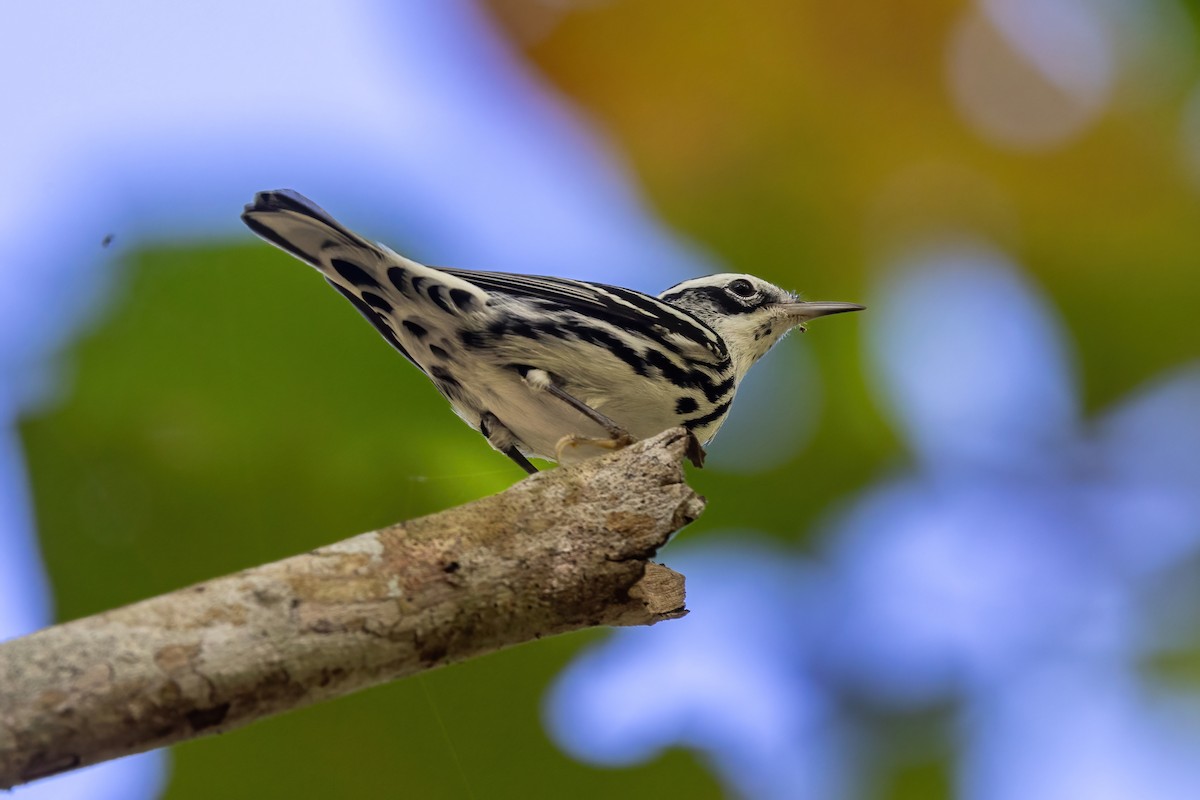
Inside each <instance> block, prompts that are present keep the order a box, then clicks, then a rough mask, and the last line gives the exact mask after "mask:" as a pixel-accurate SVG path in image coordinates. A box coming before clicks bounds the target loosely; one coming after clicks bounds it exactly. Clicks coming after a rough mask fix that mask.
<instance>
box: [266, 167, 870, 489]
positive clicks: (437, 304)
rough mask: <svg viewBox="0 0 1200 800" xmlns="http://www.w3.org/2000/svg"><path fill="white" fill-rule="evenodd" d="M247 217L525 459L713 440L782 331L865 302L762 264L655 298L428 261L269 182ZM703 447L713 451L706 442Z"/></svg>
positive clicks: (510, 452) (477, 425)
mask: <svg viewBox="0 0 1200 800" xmlns="http://www.w3.org/2000/svg"><path fill="white" fill-rule="evenodd" d="M242 219H243V220H244V221H245V223H246V224H247V225H248V226H249V227H250V229H251V230H253V231H254V232H255V233H256V234H258V235H259V236H261V237H262V238H263V239H265V240H266V241H268V242H270V243H271V244H273V245H276V246H277V247H279V248H281V249H283V250H285V251H287V252H288V253H291V254H292V255H294V256H295V257H297V258H299V259H300V260H301V261H304V262H306V263H308V264H311V265H312V266H314V267H316V268H317V269H318V270H320V271H321V273H322V274H324V276H325V279H326V280H327V281H329V283H330V284H331V285H332V286H333V288H334V289H337V291H338V292H340V293H341V294H342V295H343V296H344V297H345V298H346V299H347V300H349V301H350V302H351V303H352V304H353V305H354V307H355V308H357V309H358V310H359V311H360V312H361V313H362V315H363V316H364V317H366V318H367V319H368V320H369V321H370V322H371V324H373V325H374V326H375V328H376V330H378V331H379V332H380V333H381V334H382V335H383V338H384V339H386V340H387V341H388V342H389V343H390V344H391V345H392V346H393V347H395V348H396V349H397V350H399V351H400V353H401V355H403V356H404V357H405V358H407V359H408V360H409V361H411V362H412V363H413V364H415V365H416V366H417V368H418V369H420V370H421V371H422V372H424V373H425V374H426V375H427V376H428V377H429V379H430V380H431V381H433V385H434V386H436V387H437V390H438V391H439V392H441V393H442V395H444V396H445V397H446V399H448V400H449V401H450V405H451V406H452V407H453V408H454V411H455V413H457V414H458V416H460V417H462V419H463V420H465V421H466V423H467V424H468V425H470V426H471V427H472V428H474V429H475V430H477V431H479V432H480V433H482V434H483V435H484V436H485V437H487V440H488V442H490V443H491V445H492V447H494V448H495V449H497V450H499V451H500V452H502V453H504V454H505V455H506V456H508V457H509V458H511V459H512V460H513V461H515V462H516V463H517V464H518V465H520V466H521V468H523V469H524V470H526V471H527V472H536V471H537V470H536V468H535V467H534V466H533V465H532V464H530V463H529V461H528V458H527V457H530V456H532V457H538V458H545V459H548V460H558V461H564V460H572V459H576V458H579V457H582V456H584V455H588V454H591V453H588V452H587V451H588V450H590V449H591V448H595V447H599V448H610V449H611V448H613V447H620V446H623V445H625V444H628V443H630V442H632V441H633V440H634V439H635V438H639V439H640V438H645V437H649V436H653V435H654V434H656V433H659V432H661V431H664V430H666V429H667V428H671V427H674V426H676V425H682V426H683V427H685V428H687V429H688V430H689V431H691V433H692V434H693V435H694V436H695V438H696V439H697V440H698V441H699V442H703V443H705V444H707V443H708V442H709V441H711V440H712V438H713V436H715V435H716V433H717V430H718V429H719V428H720V427H721V423H723V422H724V421H725V417H726V416H727V415H728V414H729V407H730V404H731V403H732V402H733V396H734V393H735V392H736V391H737V387H738V384H739V383H740V382H741V380H742V378H744V377H745V375H746V372H747V371H748V370H749V369H750V367H751V366H753V364H754V363H755V362H756V361H758V360H759V359H760V358H762V356H763V355H764V354H766V352H767V351H768V350H770V349H771V347H772V346H773V345H774V344H775V343H776V342H777V341H779V340H780V339H781V338H782V337H783V336H784V334H786V333H787V332H788V331H790V330H792V329H793V328H796V327H800V328H801V330H803V325H804V323H805V322H806V321H808V320H810V319H813V318H815V317H821V316H825V315H827V314H838V313H841V312H844V311H858V310H860V309H862V306H859V305H855V304H852V303H825V302H803V301H800V300H799V299H797V298H796V296H795V295H793V294H791V293H789V292H786V291H784V290H782V289H780V288H779V287H777V286H773V285H771V284H770V283H767V282H766V281H764V280H760V279H759V278H755V277H754V276H752V275H710V276H708V277H704V278H695V279H693V280H689V281H684V282H683V283H680V284H677V285H676V286H672V287H671V288H670V289H667V290H666V291H665V292H663V293H662V294H661V295H659V296H658V297H657V298H654V297H650V296H649V295H644V294H642V293H640V292H635V291H632V290H629V289H622V288H619V287H616V286H606V285H604V284H599V283H590V282H587V281H577V280H567V279H563V278H545V277H536V276H530V275H512V274H506V273H500V272H475V271H471V270H462V269H445V268H440V267H439V268H433V267H427V266H424V265H422V264H418V263H416V262H415V261H411V260H409V259H407V258H405V257H404V256H401V255H398V254H396V253H394V252H392V251H391V250H389V249H388V248H386V247H384V246H382V245H378V244H372V243H371V242H368V241H367V240H365V239H363V238H362V237H360V236H358V235H357V234H355V233H352V232H350V231H349V230H347V229H346V228H344V227H342V225H341V224H339V223H338V222H337V221H336V220H334V219H333V218H332V217H331V216H329V214H327V213H326V212H325V211H323V210H322V209H321V208H319V207H318V206H316V205H315V204H313V203H312V202H311V201H309V200H308V199H307V198H305V197H303V196H301V195H299V194H297V193H295V192H292V191H289V190H280V191H273V192H260V193H259V194H258V195H257V196H255V198H254V202H253V203H251V204H250V205H248V206H246V211H245V213H243V214H242ZM696 450H697V453H696V454H695V456H694V457H693V460H694V461H696V462H697V463H699V460H700V458H701V457H702V455H703V451H702V450H700V449H699V448H698V447H697V448H696Z"/></svg>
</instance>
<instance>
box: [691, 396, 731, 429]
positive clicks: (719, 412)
mask: <svg viewBox="0 0 1200 800" xmlns="http://www.w3.org/2000/svg"><path fill="white" fill-rule="evenodd" d="M732 402H733V401H732V400H726V401H725V402H724V403H721V405H719V406H717V407H716V408H714V409H713V410H712V411H710V412H709V413H707V414H705V415H704V416H703V417H696V418H695V419H687V420H684V421H683V427H685V428H687V429H688V430H689V431H694V430H695V429H696V428H703V427H704V426H705V425H708V424H709V423H710V422H716V421H717V420H719V419H720V418H721V417H723V416H725V414H726V413H728V412H729V405H730V403H732Z"/></svg>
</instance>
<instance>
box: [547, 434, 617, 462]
mask: <svg viewBox="0 0 1200 800" xmlns="http://www.w3.org/2000/svg"><path fill="white" fill-rule="evenodd" d="M636 441H637V439H634V438H633V437H632V436H630V435H629V434H628V433H625V432H623V431H622V432H621V433H619V434H616V435H614V436H612V437H610V438H607V439H597V438H592V437H590V436H576V435H575V434H568V435H566V436H564V437H562V438H561V439H559V440H558V444H556V445H555V446H554V458H555V460H556V461H558V462H559V463H562V460H563V453H564V452H565V451H566V450H567V449H568V448H577V447H584V446H589V447H600V448H603V449H605V450H623V449H625V448H626V447H629V445H631V444H633V443H634V442H636Z"/></svg>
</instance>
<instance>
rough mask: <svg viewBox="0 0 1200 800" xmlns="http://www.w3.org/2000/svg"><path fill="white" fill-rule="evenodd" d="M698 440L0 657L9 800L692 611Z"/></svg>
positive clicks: (599, 466)
mask: <svg viewBox="0 0 1200 800" xmlns="http://www.w3.org/2000/svg"><path fill="white" fill-rule="evenodd" d="M686 444H687V436H686V434H685V433H684V432H683V430H682V429H675V430H671V431H667V432H665V433H663V434H660V435H659V436H656V437H655V438H653V439H649V440H647V441H644V442H639V443H637V444H635V445H633V446H632V447H629V448H627V449H625V450H623V451H621V452H619V453H615V454H613V455H609V456H605V457H603V458H598V459H591V460H587V461H584V462H582V463H580V464H577V465H575V466H572V467H567V468H559V469H555V470H551V471H547V472H542V473H539V474H537V475H534V476H531V477H530V478H528V479H526V480H524V481H521V482H520V483H518V484H516V485H515V486H513V487H512V488H510V489H508V490H507V491H505V492H502V493H500V494H497V495H494V496H492V497H487V498H484V499H482V500H478V501H476V502H474V503H470V504H468V505H465V506H460V507H458V508H453V509H450V510H448V511H444V512H442V513H439V514H434V515H432V516H428V517H423V518H421V519H416V520H412V521H410V522H404V523H400V524H398V525H394V526H392V527H390V528H385V529H383V530H380V531H375V532H373V533H365V534H362V535H360V536H355V537H353V538H351V539H347V540H345V541H343V542H339V543H337V544H333V545H329V546H328V547H322V548H320V549H318V550H314V551H312V552H310V553H306V554H304V555H299V556H294V557H292V558H288V559H285V560H283V561H277V562H274V563H272V564H266V565H264V566H261V567H255V568H253V569H248V570H245V571H243V572H239V573H237V574H235V575H229V576H226V577H223V578H217V579H216V580H211V581H208V582H206V583H201V584H198V585H196V586H192V587H189V588H187V589H181V590H179V591H176V592H171V593H170V594H165V595H161V596H159V597H155V598H152V599H149V600H144V601H142V602H139V603H135V604H133V605H129V606H125V607H124V608H119V609H116V610H114V611H108V612H105V613H103V614H97V615H96V616H93V617H87V618H85V619H81V620H76V621H74V622H68V623H64V624H62V625H55V626H53V627H51V628H47V629H45V630H42V631H39V632H37V633H34V634H32V635H30V636H26V637H23V638H20V639H14V640H12V641H9V642H5V643H3V644H0V788H9V787H11V786H14V785H17V784H20V783H25V782H27V781H31V780H36V779H38V778H42V777H45V776H48V775H53V774H56V773H59V772H63V771H66V770H70V769H73V768H75V767H81V766H86V765H88V764H94V763H96V762H99V761H104V760H106V759H110V758H116V757H118V756H123V755H128V754H130V753H137V752H141V751H143V750H149V749H152V748H155V747H162V746H164V745H168V744H172V743H174V742H180V741H184V740H187V739H192V738H196V737H198V736H204V735H207V734H211V733H219V732H224V731H229V730H232V729H234V728H237V727H240V726H242V725H246V724H247V723H250V722H253V721H255V720H258V719H262V718H263V717H266V716H269V715H272V714H278V713H280V712H282V711H287V710H289V709H293V708H298V707H300V706H304V705H308V704H310V703H315V702H319V701H321V700H325V699H329V698H332V697H338V696H340V695H344V694H348V693H350V692H353V691H355V690H358V689H362V688H364V687H367V686H372V685H375V684H379V683H383V682H385V681H389V680H393V679H395V678H399V677H403V676H405V675H412V674H413V673H416V672H420V671H422V670H426V669H430V668H432V667H437V666H441V665H443V664H448V663H452V662H455V661H462V660H464V659H467V658H472V657H474V656H478V655H482V654H484V653H488V652H491V651H494V650H498V649H500V648H502V647H507V646H509V645H513V644H517V643H520V642H524V641H528V640H530V639H536V638H540V637H543V636H549V635H552V634H556V633H563V632H566V631H571V630H576V629H579V628H585V627H588V626H592V625H651V624H653V623H655V622H658V621H659V620H664V619H673V618H675V617H680V616H683V615H684V614H686V613H687V611H686V609H685V608H684V593H683V576H682V575H679V574H677V573H675V572H672V571H671V570H669V569H667V568H666V567H662V566H659V565H657V564H651V563H650V562H649V561H648V559H649V558H650V557H651V556H653V555H654V553H655V552H656V551H657V550H658V548H659V547H661V546H662V545H663V544H665V543H666V541H667V538H668V537H669V536H670V535H671V533H673V532H674V531H676V530H678V529H679V528H681V527H683V526H684V525H686V524H687V523H689V522H691V521H692V520H693V519H695V518H696V517H697V516H698V515H699V514H700V512H701V511H702V510H703V507H704V501H703V498H701V497H699V496H698V495H696V494H695V493H694V492H693V491H692V490H691V489H690V488H689V487H688V486H687V484H686V483H684V478H683V470H682V468H681V466H680V459H681V458H682V457H683V455H684V452H685V450H686Z"/></svg>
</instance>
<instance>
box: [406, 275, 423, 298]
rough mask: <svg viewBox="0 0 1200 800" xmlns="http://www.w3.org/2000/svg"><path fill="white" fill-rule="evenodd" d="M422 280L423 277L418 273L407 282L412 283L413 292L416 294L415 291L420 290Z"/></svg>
mask: <svg viewBox="0 0 1200 800" xmlns="http://www.w3.org/2000/svg"><path fill="white" fill-rule="evenodd" d="M424 282H425V279H424V278H422V277H421V276H420V275H418V276H417V277H415V278H413V279H412V280H411V281H409V283H410V284H411V285H412V290H413V294H416V293H417V292H419V291H421V284H423V283H424Z"/></svg>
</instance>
